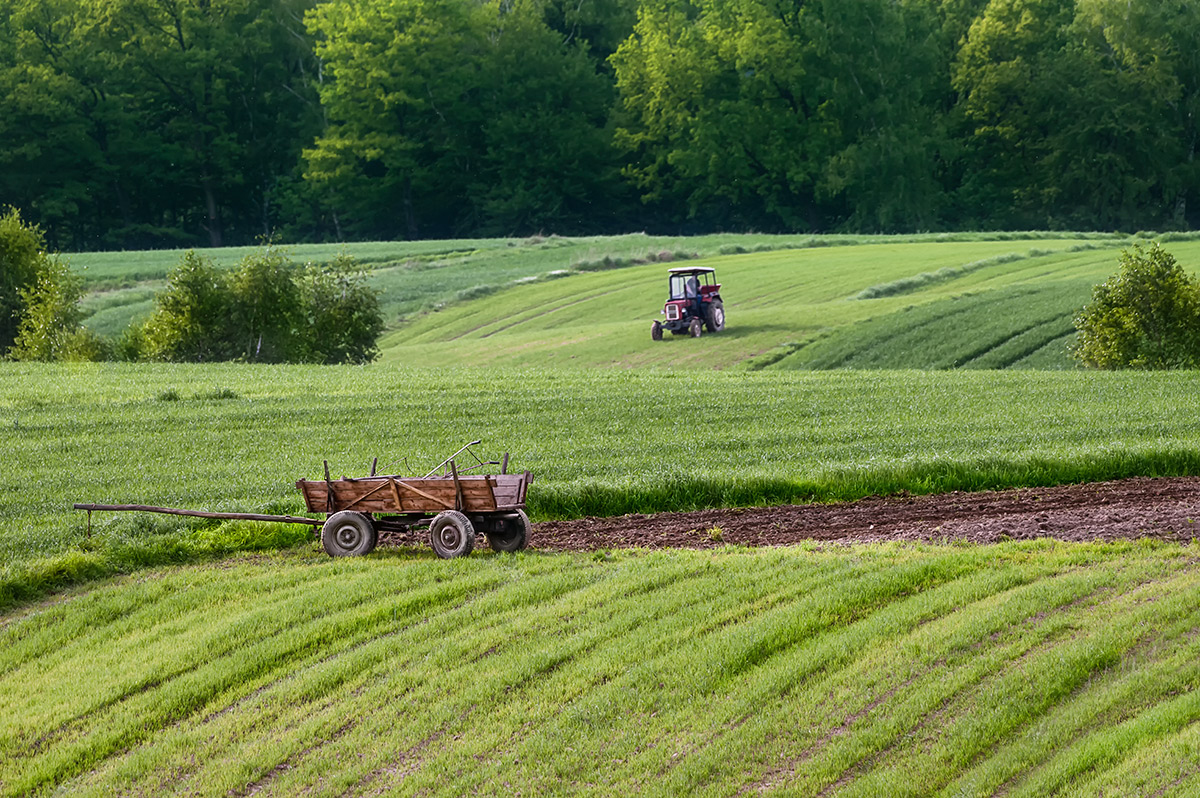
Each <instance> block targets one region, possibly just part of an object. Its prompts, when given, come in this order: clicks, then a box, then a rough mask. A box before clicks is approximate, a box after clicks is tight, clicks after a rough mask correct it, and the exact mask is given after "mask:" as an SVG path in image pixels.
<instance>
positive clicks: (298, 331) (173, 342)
mask: <svg viewBox="0 0 1200 798" xmlns="http://www.w3.org/2000/svg"><path fill="white" fill-rule="evenodd" d="M156 302H157V305H158V307H157V309H156V310H155V312H154V314H153V315H152V316H151V317H150V319H148V320H147V322H146V324H145V326H144V327H142V328H141V329H140V332H139V331H137V330H133V331H131V332H129V333H127V334H126V335H125V336H124V337H123V338H122V340H121V344H120V347H119V348H120V349H121V351H122V353H123V354H124V355H125V356H127V357H128V356H131V355H135V356H136V357H137V358H140V359H149V360H171V361H213V360H235V359H241V360H246V361H253V362H268V363H281V362H287V363H366V362H370V361H371V360H374V359H375V357H376V356H377V355H378V350H377V349H376V348H375V340H376V338H378V337H379V333H380V332H382V330H383V315H382V311H381V309H380V306H379V298H378V294H377V292H375V291H373V290H372V289H370V288H368V287H367V285H366V274H365V272H363V270H362V269H361V268H359V267H358V265H357V264H356V263H355V262H354V260H353V259H352V258H349V257H347V256H342V255H339V256H338V257H337V258H336V259H335V260H334V262H333V263H331V264H329V265H326V266H320V267H318V266H313V265H312V264H309V265H308V266H307V267H305V268H304V269H303V270H300V269H297V268H296V267H295V265H294V264H293V263H292V262H291V261H290V260H289V259H288V258H287V256H286V255H285V254H284V253H283V252H282V251H280V250H279V249H277V248H275V247H273V246H267V247H264V248H263V249H261V250H259V251H258V252H254V253H252V254H250V255H247V256H246V257H245V258H243V259H242V262H241V264H240V265H239V267H238V269H237V270H236V271H235V272H233V273H232V274H230V273H226V272H223V271H221V270H219V269H217V268H216V267H215V266H214V265H213V264H212V262H211V261H209V260H206V259H204V258H201V257H200V256H198V255H196V253H194V252H188V253H186V254H185V255H184V257H183V260H182V261H181V262H180V264H179V267H178V268H176V269H175V270H174V271H173V272H171V274H170V276H169V279H168V283H167V289H166V290H165V291H164V292H163V293H161V294H160V295H159V296H158V297H157V299H156Z"/></svg>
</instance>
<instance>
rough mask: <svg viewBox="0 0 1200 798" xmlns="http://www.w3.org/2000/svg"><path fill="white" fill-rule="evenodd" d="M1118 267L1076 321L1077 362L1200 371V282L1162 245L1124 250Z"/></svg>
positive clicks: (1123, 366) (1095, 291) (1093, 364)
mask: <svg viewBox="0 0 1200 798" xmlns="http://www.w3.org/2000/svg"><path fill="white" fill-rule="evenodd" d="M1118 264H1119V266H1120V269H1119V271H1118V272H1117V274H1115V275H1114V276H1113V277H1111V278H1110V279H1109V280H1108V281H1106V282H1104V283H1102V284H1100V285H1098V286H1096V288H1095V290H1094V292H1093V295H1092V301H1091V302H1090V303H1089V304H1088V305H1087V306H1086V307H1085V308H1084V309H1083V311H1082V312H1081V313H1080V314H1079V316H1078V318H1076V320H1075V326H1076V328H1077V329H1078V331H1079V335H1078V339H1077V341H1076V343H1075V345H1074V348H1073V349H1072V354H1073V355H1074V356H1075V358H1076V359H1078V360H1079V361H1080V362H1082V363H1083V364H1084V365H1087V366H1094V367H1096V368H1104V369H1115V368H1142V369H1164V368H1195V367H1196V366H1198V365H1200V282H1197V280H1196V279H1195V278H1193V277H1191V276H1190V275H1188V273H1187V272H1185V271H1184V270H1183V268H1182V267H1181V266H1180V265H1179V264H1178V263H1177V262H1176V260H1175V258H1174V256H1172V255H1171V254H1170V253H1169V252H1167V251H1166V250H1164V249H1163V248H1162V247H1160V246H1159V245H1158V244H1152V245H1150V247H1149V248H1148V249H1143V248H1141V247H1138V246H1135V247H1134V248H1132V249H1129V250H1125V251H1123V252H1122V253H1121V256H1120V258H1119V259H1118Z"/></svg>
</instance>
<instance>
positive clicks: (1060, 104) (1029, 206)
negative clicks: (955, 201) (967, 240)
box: [953, 0, 1200, 229]
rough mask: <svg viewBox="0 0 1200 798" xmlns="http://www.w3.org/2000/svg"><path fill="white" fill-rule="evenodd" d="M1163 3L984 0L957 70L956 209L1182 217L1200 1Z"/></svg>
mask: <svg viewBox="0 0 1200 798" xmlns="http://www.w3.org/2000/svg"><path fill="white" fill-rule="evenodd" d="M1165 9H1166V7H1164V6H1162V4H1158V3H1149V2H1146V0H1130V1H1129V2H1125V1H1123V2H1110V1H1109V0H1078V1H1077V0H991V2H989V3H988V4H987V7H986V8H985V9H984V11H983V13H982V14H981V15H980V16H979V17H978V18H977V19H976V20H975V22H974V23H973V24H972V25H971V28H970V31H969V33H968V35H967V37H966V39H965V40H964V42H963V45H962V47H961V49H960V50H959V51H958V53H957V56H956V59H955V64H954V70H953V84H954V86H955V88H956V89H957V90H958V91H959V93H960V96H961V103H960V105H959V108H958V110H959V111H960V112H961V114H962V119H963V122H964V130H963V143H964V150H965V170H964V171H965V173H964V178H963V185H962V190H961V192H960V200H961V206H962V207H964V208H966V209H969V210H968V214H967V215H966V216H965V217H964V219H961V220H960V221H966V222H967V223H974V224H986V225H989V226H996V225H997V224H998V225H999V226H1002V227H1038V228H1043V227H1071V228H1075V227H1082V228H1087V229H1097V228H1098V229H1114V228H1115V229H1136V228H1138V227H1156V226H1159V225H1163V224H1168V225H1169V224H1176V225H1179V224H1182V223H1183V220H1184V217H1185V208H1186V195H1187V191H1188V190H1189V188H1192V187H1194V185H1195V168H1194V166H1193V163H1192V162H1193V160H1194V158H1193V155H1192V150H1193V149H1194V145H1193V142H1194V140H1195V122H1194V121H1193V119H1194V113H1193V112H1194V111H1200V106H1198V105H1197V104H1196V99H1197V96H1196V93H1195V89H1194V88H1193V89H1191V90H1190V94H1191V96H1190V99H1189V90H1188V89H1187V88H1185V87H1186V86H1187V85H1188V83H1189V81H1190V83H1191V84H1192V85H1193V86H1194V85H1195V84H1196V83H1197V80H1200V78H1196V77H1195V76H1194V75H1193V74H1192V73H1193V72H1194V71H1195V69H1197V68H1200V61H1197V56H1196V54H1195V52H1193V51H1192V50H1194V48H1195V47H1197V46H1200V41H1197V40H1196V39H1195V36H1196V35H1197V33H1198V32H1200V31H1198V29H1197V23H1200V17H1198V16H1197V15H1198V13H1200V12H1198V11H1197V10H1195V9H1192V8H1191V6H1190V5H1189V6H1188V10H1186V11H1183V12H1179V10H1178V9H1176V8H1175V7H1172V9H1171V10H1170V11H1167V10H1165ZM1168 19H1169V20H1170V22H1168V21H1167V20H1168ZM1175 25H1178V26H1179V29H1180V30H1183V31H1191V32H1192V33H1191V34H1190V36H1191V38H1189V34H1186V33H1183V34H1181V33H1178V32H1175V29H1174V26H1175ZM1189 107H1190V108H1191V109H1192V110H1191V111H1189V110H1186V109H1188V108H1189ZM1181 111H1182V112H1181Z"/></svg>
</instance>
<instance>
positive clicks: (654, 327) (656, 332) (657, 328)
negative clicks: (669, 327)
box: [650, 319, 662, 341]
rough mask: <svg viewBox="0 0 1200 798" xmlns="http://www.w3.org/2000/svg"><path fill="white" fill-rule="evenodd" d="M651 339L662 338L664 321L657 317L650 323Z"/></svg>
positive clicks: (657, 339)
mask: <svg viewBox="0 0 1200 798" xmlns="http://www.w3.org/2000/svg"><path fill="white" fill-rule="evenodd" d="M650 340H652V341H661V340H662V322H661V321H658V320H657V319H655V321H654V323H653V324H651V325H650Z"/></svg>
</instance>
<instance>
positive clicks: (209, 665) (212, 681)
mask: <svg viewBox="0 0 1200 798" xmlns="http://www.w3.org/2000/svg"><path fill="white" fill-rule="evenodd" d="M446 588H448V585H446V584H444V583H443V584H441V585H440V586H439V587H438V588H434V589H433V590H432V591H431V594H432V595H438V594H443V595H444V594H448V593H451V592H452V591H450V590H448V589H446ZM410 606H411V608H412V609H413V611H416V610H419V609H420V608H421V606H422V602H421V601H411V602H410ZM355 616H358V617H357V618H356V617H355ZM378 616H379V613H378V612H377V611H376V612H373V613H367V614H365V615H364V614H363V613H362V611H361V608H359V607H357V606H355V605H354V604H353V603H352V602H351V601H347V602H346V606H344V607H342V608H340V610H339V612H337V613H336V614H332V615H330V614H325V615H322V616H318V617H314V618H311V619H310V623H308V624H304V625H303V626H301V624H299V623H293V624H290V625H287V626H285V627H283V628H280V629H279V630H278V631H277V632H275V633H274V634H271V635H269V636H267V637H264V638H262V639H260V640H258V641H257V642H255V643H253V644H251V645H250V646H248V647H243V648H241V649H240V650H239V651H238V652H237V653H238V655H239V657H238V661H237V662H236V663H235V664H233V665H232V667H226V660H228V659H229V657H224V658H221V659H216V660H213V659H209V660H208V661H206V662H202V663H200V664H199V665H198V666H197V667H194V668H191V669H189V670H188V671H187V672H185V673H183V674H181V675H180V676H179V677H177V678H175V679H172V680H170V681H169V682H167V683H164V685H163V689H160V690H153V691H146V692H141V693H138V694H136V695H133V696H130V697H129V698H128V699H126V700H123V701H121V702H120V703H118V704H117V705H114V706H113V707H111V708H110V709H109V710H107V711H105V712H101V713H97V714H96V715H95V718H96V720H95V721H94V722H93V723H92V724H91V729H90V733H85V735H84V736H82V737H80V738H77V739H73V740H70V741H64V742H63V743H61V744H59V745H57V746H56V747H55V748H54V749H52V751H51V752H49V757H50V758H49V759H47V758H45V757H40V758H35V759H34V760H33V761H30V762H27V763H25V764H26V767H25V769H24V773H23V775H19V776H18V777H17V778H16V779H15V780H14V786H15V787H16V792H18V793H20V792H26V791H32V790H34V789H38V788H40V787H43V786H46V785H49V784H53V783H58V782H61V781H63V780H65V779H68V778H71V777H73V776H75V775H77V774H79V773H81V772H83V771H84V770H86V769H88V768H89V767H92V766H94V765H95V764H97V763H99V762H101V761H103V760H104V759H106V758H108V757H110V756H114V755H118V754H122V753H124V752H127V751H128V750H129V749H130V748H131V747H132V746H134V745H136V744H137V743H139V742H141V741H142V740H145V739H147V738H148V737H149V736H150V735H152V734H154V733H156V732H158V731H159V730H160V729H161V728H162V727H164V726H166V725H169V724H170V723H172V722H173V721H175V720H177V719H179V718H182V717H186V716H188V715H190V714H192V713H194V712H196V711H200V710H202V709H203V708H204V707H205V706H207V705H208V703H209V702H210V701H212V700H215V699H218V698H219V697H220V695H221V694H222V693H224V691H225V690H226V689H228V687H229V686H230V685H237V684H240V683H244V682H247V681H254V680H255V679H258V678H268V677H269V675H270V674H271V673H272V672H276V671H278V670H280V669H282V668H286V667H289V664H290V659H291V658H293V657H296V656H299V655H302V654H304V653H306V652H308V651H311V650H312V649H313V647H314V646H315V645H318V644H319V643H320V642H321V641H323V640H328V639H334V638H335V631H336V632H341V633H342V634H348V633H352V632H354V631H356V630H358V631H363V630H365V631H366V632H367V633H370V632H373V631H374V630H375V629H376V628H377V626H378V624H379V622H380V620H381V619H380V618H379V617H378ZM309 630H312V631H311V632H310V631H309ZM321 632H324V633H323V634H322V633H321ZM289 633H291V634H289ZM314 641H315V642H314ZM168 688H169V689H170V692H168ZM164 693H165V695H164ZM100 726H102V727H103V728H102V729H100V728H97V727H100ZM85 731H87V730H85Z"/></svg>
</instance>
